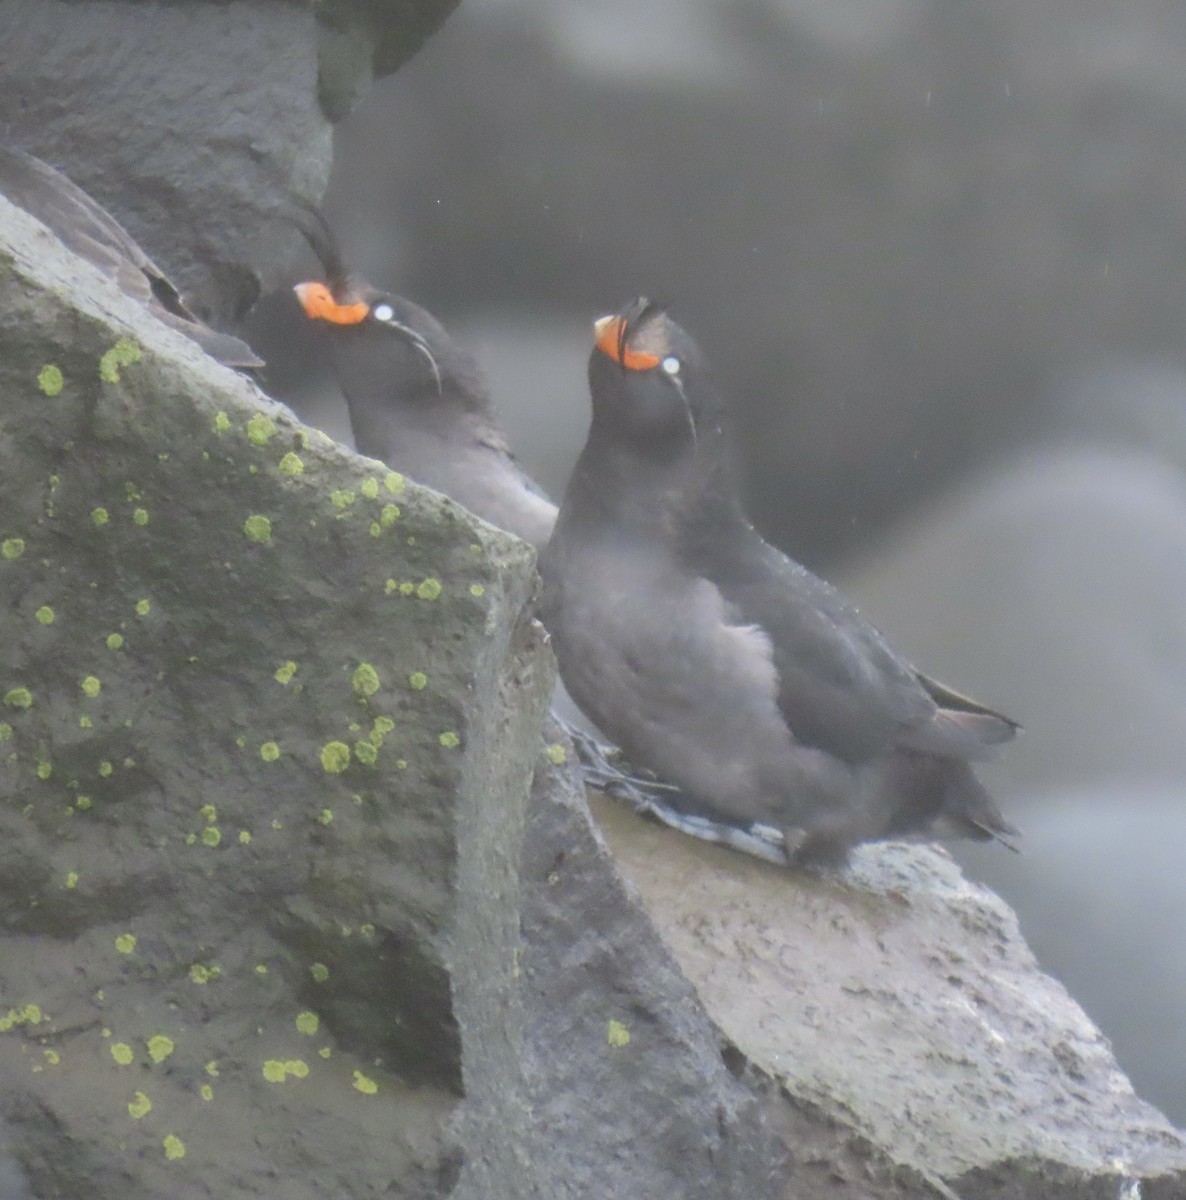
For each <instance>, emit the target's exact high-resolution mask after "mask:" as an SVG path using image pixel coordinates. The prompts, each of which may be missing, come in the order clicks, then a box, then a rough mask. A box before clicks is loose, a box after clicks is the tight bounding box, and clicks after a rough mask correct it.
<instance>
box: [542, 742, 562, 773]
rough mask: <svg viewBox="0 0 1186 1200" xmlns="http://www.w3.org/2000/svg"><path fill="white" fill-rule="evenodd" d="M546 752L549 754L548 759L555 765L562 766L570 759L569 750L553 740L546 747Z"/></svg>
mask: <svg viewBox="0 0 1186 1200" xmlns="http://www.w3.org/2000/svg"><path fill="white" fill-rule="evenodd" d="M544 753H545V754H547V756H548V761H549V762H550V763H552V764H553V766H557V767H560V766H563V765H564V764H565V763H566V762H567V761H568V751H567V750H565V749H564V747H563V746H562V745H560V743H559V742H553V743H552V744H551V745H550V746H548V747H546V748H545V750H544Z"/></svg>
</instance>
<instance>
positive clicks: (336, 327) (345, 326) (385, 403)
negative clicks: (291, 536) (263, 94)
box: [295, 213, 556, 549]
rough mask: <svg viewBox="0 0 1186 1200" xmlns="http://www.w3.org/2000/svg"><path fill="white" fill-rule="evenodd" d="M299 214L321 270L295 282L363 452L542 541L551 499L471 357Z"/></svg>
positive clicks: (313, 218)
mask: <svg viewBox="0 0 1186 1200" xmlns="http://www.w3.org/2000/svg"><path fill="white" fill-rule="evenodd" d="M296 219H297V221H298V224H299V225H300V227H301V229H302V231H303V232H304V233H305V235H306V237H307V238H308V239H309V241H310V244H311V245H312V246H313V248H314V251H315V252H316V253H317V255H318V258H319V259H320V260H321V263H322V266H323V269H324V271H325V274H326V279H325V280H324V281H320V280H316V281H310V282H307V283H300V284H297V285H296V289H295V290H296V293H297V297H298V299H299V300H300V302H301V307H302V309H303V310H304V312H305V315H306V316H307V317H308V318H310V319H311V320H316V321H319V322H322V323H324V325H325V327H326V328H327V330H328V334H329V336H328V341H329V344H330V348H331V353H332V354H333V359H334V373H335V375H336V377H337V380H338V384H339V386H340V387H341V389H342V394H343V395H344V397H345V399H346V405H347V407H348V409H349V411H350V425H351V428H352V430H353V433H354V444H355V446H356V447H357V449H358V451H359V453H360V454H365V455H367V456H368V457H370V458H377V459H379V460H380V461H382V462H385V463H387V464H388V465H389V466H391V467H394V468H395V469H396V470H398V471H402V472H403V473H404V474H406V475H408V476H409V477H410V478H412V479H415V480H416V481H417V482H418V483H422V484H425V485H427V486H428V487H431V488H434V489H436V490H437V491H439V492H444V493H445V494H446V495H447V496H451V497H452V498H453V499H454V500H456V501H457V502H458V503H459V504H462V505H464V506H465V507H466V508H468V509H469V510H470V511H471V512H472V513H474V514H476V515H477V516H479V517H481V518H482V519H483V520H484V521H488V522H490V524H492V525H497V526H498V527H499V528H500V529H505V530H508V531H509V532H510V533H513V534H516V535H517V536H518V537H521V538H522V539H523V540H524V541H527V542H530V543H531V544H532V545H534V546H535V547H536V548H537V549H539V548H540V547H542V546H543V545H544V544H545V543H546V542H547V540H548V538H549V536H550V535H551V532H552V525H553V524H554V522H555V520H556V506H555V505H554V504H553V503H552V502H551V501H550V500H549V499H548V498H547V497H546V496H545V495H544V493H543V492H542V491H541V490H540V489H539V488H538V487H537V486H536V484H535V483H534V481H533V480H532V479H531V478H530V477H529V476H528V475H527V474H526V472H524V471H523V470H522V468H520V466H519V465H518V463H517V462H516V461H515V459H514V457H513V455H512V454H511V452H510V448H509V447H508V445H507V441H506V437H505V435H504V434H503V431H502V428H501V426H500V424H499V421H498V414H497V412H496V411H495V408H494V404H493V402H492V401H491V399H490V393H489V390H488V388H487V386H486V381H485V378H484V377H483V374H482V372H481V370H480V368H479V367H478V365H477V363H476V362H475V361H474V359H473V357H472V356H471V355H470V354H469V353H467V352H466V351H465V350H464V349H463V348H462V347H461V346H459V345H458V344H457V342H455V341H454V340H453V338H452V337H451V336H450V335H449V333H448V332H447V331H446V330H445V328H444V327H443V326H442V325H441V323H440V322H439V321H438V320H437V319H436V318H435V317H434V316H433V315H432V314H431V313H429V312H427V311H426V310H425V309H423V308H421V307H420V306H419V305H418V304H414V303H413V302H412V301H411V300H408V299H406V298H404V297H403V296H398V295H395V294H394V293H391V292H385V291H382V290H381V289H379V288H376V287H373V286H372V285H371V284H369V283H368V282H367V281H366V280H365V279H363V278H362V277H361V276H360V275H357V274H353V273H351V272H349V271H348V270H347V269H346V267H345V265H344V263H343V261H342V258H341V255H340V253H339V251H338V249H337V246H336V244H335V242H334V240H333V238H332V237H331V236H330V232H329V230H328V228H327V227H326V226H325V223H324V221H322V220H321V218H320V217H319V216H318V215H317V214H314V213H301V214H298V215H297V218H296Z"/></svg>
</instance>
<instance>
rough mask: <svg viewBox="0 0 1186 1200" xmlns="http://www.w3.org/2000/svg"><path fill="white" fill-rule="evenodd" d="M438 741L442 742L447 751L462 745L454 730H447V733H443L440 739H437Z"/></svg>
mask: <svg viewBox="0 0 1186 1200" xmlns="http://www.w3.org/2000/svg"><path fill="white" fill-rule="evenodd" d="M437 741H438V742H440V743H441V745H442V746H444V747H445V749H446V750H452V749H454V748H455V747H457V746H460V745H461V738H459V737H458V736H457V734H455V733H454V732H453V730H452V729H446V730H445V732H444V733H442V734H441V736H440V737H439V738H437Z"/></svg>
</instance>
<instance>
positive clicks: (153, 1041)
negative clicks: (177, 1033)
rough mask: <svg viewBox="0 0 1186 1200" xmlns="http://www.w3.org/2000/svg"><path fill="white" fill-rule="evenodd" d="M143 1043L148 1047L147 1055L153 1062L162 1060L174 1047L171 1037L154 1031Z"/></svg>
mask: <svg viewBox="0 0 1186 1200" xmlns="http://www.w3.org/2000/svg"><path fill="white" fill-rule="evenodd" d="M145 1045H146V1046H147V1047H148V1057H149V1058H151V1059H152V1061H153V1062H154V1063H161V1062H164V1061H165V1059H166V1058H168V1057H169V1055H170V1054H172V1053H173V1051H174V1049H175V1046H174V1044H173V1039H172V1038H171V1037H166V1036H165V1034H163V1033H154V1034H153V1035H152V1037H150V1038H149V1039H148V1041H147V1042H146V1043H145Z"/></svg>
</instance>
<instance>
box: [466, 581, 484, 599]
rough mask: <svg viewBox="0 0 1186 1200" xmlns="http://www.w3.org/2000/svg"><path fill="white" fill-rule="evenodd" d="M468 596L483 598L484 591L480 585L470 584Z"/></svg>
mask: <svg viewBox="0 0 1186 1200" xmlns="http://www.w3.org/2000/svg"><path fill="white" fill-rule="evenodd" d="M469 594H470V595H471V596H484V595H485V594H486V589H485V588H484V587H483V586H482V585H481V584H480V583H471V584H470V585H469Z"/></svg>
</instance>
